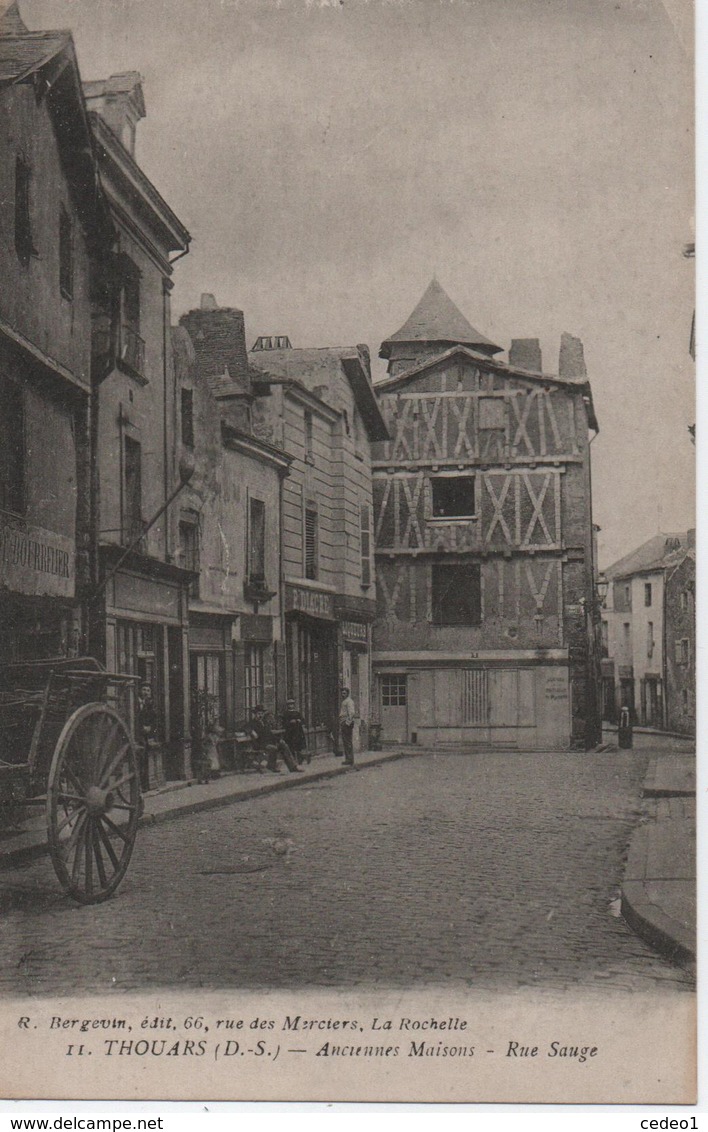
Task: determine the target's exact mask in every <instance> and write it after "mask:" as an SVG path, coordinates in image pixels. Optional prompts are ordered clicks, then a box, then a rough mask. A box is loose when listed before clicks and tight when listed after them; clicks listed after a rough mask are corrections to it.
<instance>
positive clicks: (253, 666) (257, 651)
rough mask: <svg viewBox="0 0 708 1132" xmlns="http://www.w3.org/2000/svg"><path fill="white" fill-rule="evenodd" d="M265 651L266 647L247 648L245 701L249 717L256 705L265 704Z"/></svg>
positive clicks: (250, 646) (249, 646)
mask: <svg viewBox="0 0 708 1132" xmlns="http://www.w3.org/2000/svg"><path fill="white" fill-rule="evenodd" d="M265 650H266V646H265V645H247V646H246V656H245V665H244V688H243V693H244V694H243V699H244V707H245V711H246V715H247V716H250V715H251V714H252V712H253V709H254V708H255V706H256V704H262V703H263V689H264V684H265V681H264V674H265Z"/></svg>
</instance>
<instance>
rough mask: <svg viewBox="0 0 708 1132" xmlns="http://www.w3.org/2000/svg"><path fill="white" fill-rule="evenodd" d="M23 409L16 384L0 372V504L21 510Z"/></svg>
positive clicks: (23, 436)
mask: <svg viewBox="0 0 708 1132" xmlns="http://www.w3.org/2000/svg"><path fill="white" fill-rule="evenodd" d="M24 485H25V413H24V398H23V395H22V390H21V388H20V386H19V385H17V384H16V383H15V382H14V381H10V380H9V378H5V377H3V376H2V375H0V507H1V508H2V509H3V511H15V512H18V513H20V514H21V513H22V512H23V511H24V496H25V491H24Z"/></svg>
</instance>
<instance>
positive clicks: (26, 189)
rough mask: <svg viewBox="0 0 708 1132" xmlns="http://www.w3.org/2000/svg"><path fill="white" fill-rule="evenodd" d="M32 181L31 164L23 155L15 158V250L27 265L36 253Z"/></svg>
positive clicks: (21, 261) (21, 260)
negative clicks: (33, 235)
mask: <svg viewBox="0 0 708 1132" xmlns="http://www.w3.org/2000/svg"><path fill="white" fill-rule="evenodd" d="M31 182H32V172H31V170H30V167H29V165H28V164H27V162H26V161H25V160H24V159H23V158H22V157H18V158H17V159H16V160H15V251H16V252H17V258H18V259H19V261H20V263H22V264H24V266H25V267H26V266H27V264H28V263H29V261H30V256H32V255H34V254H36V252H35V249H34V245H33V243H32V209H31V204H30V186H31Z"/></svg>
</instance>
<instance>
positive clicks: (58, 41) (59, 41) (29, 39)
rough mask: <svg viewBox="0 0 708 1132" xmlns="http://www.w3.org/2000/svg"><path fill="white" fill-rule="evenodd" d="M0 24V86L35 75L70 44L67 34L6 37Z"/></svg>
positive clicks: (3, 26) (54, 33) (0, 23)
mask: <svg viewBox="0 0 708 1132" xmlns="http://www.w3.org/2000/svg"><path fill="white" fill-rule="evenodd" d="M5 27H6V24H5V22H4V21H2V20H0V84H2V83H11V82H18V81H20V80H22V79H24V78H27V77H29V76H30V75H32V74H33V73H34V72H35V71H38V70H39V69H40V68H41V67H43V66H44V65H45V64H46V63H48V62H49V61H50V60H51V59H53V58H54V56H55V55H58V54H59V53H60V52H61V51H64V50H65V48H67V47H68V46H69V44H70V43H71V32H68V31H25V32H21V33H14V34H8V32H6V31H5V30H4V29H5Z"/></svg>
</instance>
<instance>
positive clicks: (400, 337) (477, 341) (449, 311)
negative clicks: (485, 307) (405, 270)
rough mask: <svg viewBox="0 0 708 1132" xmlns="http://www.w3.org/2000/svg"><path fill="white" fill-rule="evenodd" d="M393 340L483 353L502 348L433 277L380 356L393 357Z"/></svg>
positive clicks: (387, 340) (384, 344) (496, 351)
mask: <svg viewBox="0 0 708 1132" xmlns="http://www.w3.org/2000/svg"><path fill="white" fill-rule="evenodd" d="M394 342H441V343H449V344H450V345H457V344H459V345H461V346H470V347H471V348H472V349H474V350H479V352H480V353H483V354H498V353H499V351H500V350H501V349H502V347H501V346H496V345H495V344H494V342H490V341H489V339H488V338H485V337H484V335H483V334H480V332H479V330H475V328H474V326H472V325H471V324H470V323H469V322H468V321H467V319H466V318H465V316H464V315H463V313H462V311H461V310H459V308H458V307H456V306H455V304H454V303H453V301H452V299H451V298H450V296H449V295H448V294H447V292H446V291H444V290H443V288H442V287H441V286H440V284H439V283H438V281H437V279H432V280H431V282H430V284H429V286H428V289H427V290H426V292H425V294H424V295H423V297H422V299H421V300H420V302H419V303H418V305H417V307H416V308H415V310H414V311H413V313H412V315H411V316H410V318H409V319H408V320H407V322H405V323H404V324H403V326H402V327H401V329H400V330H397V331H396V333H395V334H392V335H391V337H390V338H387V339H386V340H385V341H384V342H382V343H381V349H380V351H379V357H380V358H390V357H391V347H392V345H393V343H394Z"/></svg>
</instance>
